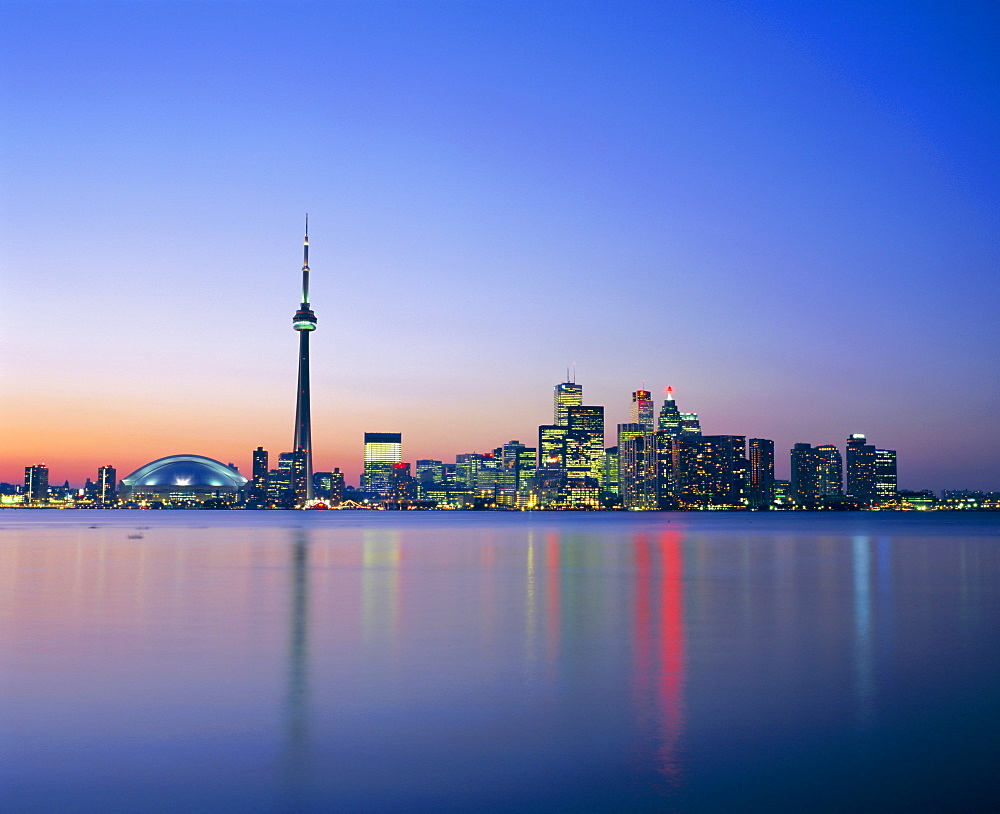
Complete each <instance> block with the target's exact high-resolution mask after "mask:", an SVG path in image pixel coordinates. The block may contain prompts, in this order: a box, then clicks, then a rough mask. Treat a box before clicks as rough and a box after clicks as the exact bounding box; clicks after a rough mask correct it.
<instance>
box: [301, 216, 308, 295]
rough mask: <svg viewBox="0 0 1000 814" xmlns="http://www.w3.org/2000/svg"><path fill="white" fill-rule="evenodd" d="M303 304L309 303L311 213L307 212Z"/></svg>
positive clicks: (303, 267) (303, 263) (303, 247)
mask: <svg viewBox="0 0 1000 814" xmlns="http://www.w3.org/2000/svg"><path fill="white" fill-rule="evenodd" d="M302 304H303V305H308V304H309V213H308V212H306V239H305V242H304V243H303V244H302Z"/></svg>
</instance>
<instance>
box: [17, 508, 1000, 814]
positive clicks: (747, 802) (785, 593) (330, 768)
mask: <svg viewBox="0 0 1000 814" xmlns="http://www.w3.org/2000/svg"><path fill="white" fill-rule="evenodd" d="M998 733H1000V515H996V514H979V515H950V514H943V513H942V514H933V515H924V514H919V515H918V514H898V515H893V514H846V515H790V514H778V515H769V516H765V515H760V514H753V515H746V514H718V515H715V514H713V515H703V514H639V515H636V514H599V515H594V514H580V515H573V514H556V513H536V514H493V513H484V514H479V513H462V514H458V513H455V514H447V513H395V512H392V513H389V512H386V513H376V512H371V513H361V512H327V513H322V512H311V513H302V512H267V513H250V512H247V513H242V512H84V511H76V512H73V511H65V512H56V511H13V510H6V511H0V808H2V809H3V810H4V811H41V810H45V811H73V810H81V811H137V810H143V811H156V810H164V811H177V810H220V811H221V810H226V811H250V812H253V811H299V810H306V811H308V810H315V811H320V810H325V811H329V810H339V811H365V812H370V811H439V810H450V811H470V810H517V811H534V810H571V811H633V810H679V811H707V810H744V811H745V810H831V811H843V810H854V811H861V810H863V811H872V810H875V811H879V810H885V811H914V810H925V811H940V810H945V809H949V810H956V809H958V810H962V809H965V810H1000V769H998V758H1000V734H998Z"/></svg>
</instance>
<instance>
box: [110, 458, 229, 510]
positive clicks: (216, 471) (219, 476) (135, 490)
mask: <svg viewBox="0 0 1000 814" xmlns="http://www.w3.org/2000/svg"><path fill="white" fill-rule="evenodd" d="M246 484H247V478H246V477H244V476H243V475H241V474H240V473H239V472H237V471H236V470H235V469H234V468H232V467H230V466H226V464H224V463H222V462H221V461H216V460H215V459H214V458H206V457H205V456H204V455H168V456H167V457H165V458H158V459H157V460H155V461H151V462H150V463H148V464H146V465H145V466H140V467H139V468H138V469H137V470H135V472H133V473H131V474H130V475H126V476H125V477H124V478H122V479H121V485H120V487H119V492H118V494H119V498H120V499H121V500H124V501H136V502H142V501H160V502H165V503H166V502H171V503H175V502H191V501H194V502H198V503H201V502H204V501H205V500H209V499H211V498H223V499H226V498H228V499H233V498H236V497H237V496H238V495H239V493H240V491H241V490H242V489H243V488H244V487H245V486H246Z"/></svg>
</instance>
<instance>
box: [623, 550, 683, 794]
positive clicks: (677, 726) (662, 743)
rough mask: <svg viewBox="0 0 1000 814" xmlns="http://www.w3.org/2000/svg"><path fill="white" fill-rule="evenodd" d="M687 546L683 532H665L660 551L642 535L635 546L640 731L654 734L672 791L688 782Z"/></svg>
mask: <svg viewBox="0 0 1000 814" xmlns="http://www.w3.org/2000/svg"><path fill="white" fill-rule="evenodd" d="M682 540H683V533H682V532H680V531H663V532H661V533H660V535H659V537H658V539H657V543H656V548H655V551H654V549H653V547H652V545H651V543H650V539H649V535H647V534H637V535H636V536H635V537H634V539H633V543H632V548H633V556H634V562H635V592H634V609H633V632H632V635H633V645H634V648H635V650H634V654H635V655H634V657H635V671H634V673H635V695H636V700H637V702H638V704H639V709H640V712H641V715H640V721H639V723H640V730H643V729H645V728H646V725H647V724H649V723H651V724H652V725H653V727H654V728H655V732H654V733H653V737H654V739H655V740H656V741H657V742H658V744H657V749H656V755H657V766H656V769H657V771H658V773H659V774H660V775H661V776H662V777H663V778H664V779H665V780H667V781H668V782H669V783H670V785H672V786H678V785H680V783H681V782H682V780H683V776H682V761H681V757H680V740H681V736H682V735H683V732H684V723H685V721H684V679H685V672H684V671H685V652H684V650H685V641H684V582H683V581H684V552H683V547H682ZM654 553H655V555H656V562H654V556H653V555H654ZM657 611H658V612H657Z"/></svg>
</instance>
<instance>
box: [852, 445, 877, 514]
mask: <svg viewBox="0 0 1000 814" xmlns="http://www.w3.org/2000/svg"><path fill="white" fill-rule="evenodd" d="M847 496H848V497H849V498H851V499H852V500H856V501H857V502H858V503H859V504H860V505H861V506H870V505H871V504H872V503H874V502H875V499H876V496H877V494H876V490H875V447H874V446H872V445H871V444H869V443H868V440H867V439H866V438H865V436H864V435H862V434H860V433H854V434H853V435H851V436H850V437H849V438H848V439H847Z"/></svg>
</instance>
